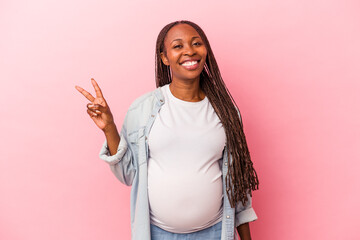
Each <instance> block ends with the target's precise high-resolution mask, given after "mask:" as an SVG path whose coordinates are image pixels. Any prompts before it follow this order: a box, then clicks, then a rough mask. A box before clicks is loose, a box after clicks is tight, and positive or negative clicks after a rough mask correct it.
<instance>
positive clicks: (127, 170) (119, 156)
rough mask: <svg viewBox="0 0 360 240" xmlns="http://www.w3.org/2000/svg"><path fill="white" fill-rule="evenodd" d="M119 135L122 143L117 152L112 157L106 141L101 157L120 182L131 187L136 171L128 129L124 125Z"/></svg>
mask: <svg viewBox="0 0 360 240" xmlns="http://www.w3.org/2000/svg"><path fill="white" fill-rule="evenodd" d="M119 135H120V142H119V145H118V148H117V152H116V153H115V154H114V155H112V156H111V155H110V151H109V147H108V145H107V141H106V139H105V142H104V143H103V145H102V148H101V150H100V153H99V157H100V158H101V159H102V160H104V161H105V162H107V163H108V164H109V166H110V169H111V171H112V172H113V174H114V175H115V176H116V178H117V179H118V180H119V181H120V182H122V183H123V184H125V185H127V186H131V185H132V182H133V180H134V177H135V173H136V169H135V165H134V159H133V156H132V153H131V151H130V149H129V147H128V140H127V134H126V128H125V126H124V125H123V127H122V129H121V131H120V134H119Z"/></svg>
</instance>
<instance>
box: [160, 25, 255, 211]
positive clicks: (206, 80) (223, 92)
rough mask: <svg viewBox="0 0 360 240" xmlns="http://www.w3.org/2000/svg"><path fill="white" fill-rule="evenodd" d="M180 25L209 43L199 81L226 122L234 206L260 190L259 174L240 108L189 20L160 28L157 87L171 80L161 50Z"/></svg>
mask: <svg viewBox="0 0 360 240" xmlns="http://www.w3.org/2000/svg"><path fill="white" fill-rule="evenodd" d="M177 24H188V25H190V26H192V27H193V28H194V29H195V30H196V31H197V32H198V34H199V35H200V37H201V39H202V40H203V42H204V44H205V46H206V50H207V56H206V61H205V65H204V69H203V71H202V72H201V74H200V83H199V84H200V88H201V89H202V90H203V91H204V92H205V94H206V96H207V97H208V99H209V101H210V103H211V105H212V106H213V108H214V110H215V112H216V114H217V115H218V117H219V119H220V121H221V123H222V124H223V127H224V129H225V133H226V139H227V141H226V146H227V149H229V151H228V152H229V156H230V154H231V156H232V158H233V161H232V162H231V163H230V165H229V168H228V173H227V176H226V192H227V195H228V198H229V201H230V204H231V207H235V204H236V203H237V202H238V201H242V204H244V205H245V203H246V202H247V201H248V197H247V192H248V191H249V192H250V196H252V193H251V190H256V189H259V181H258V177H257V174H256V171H255V169H254V168H253V163H252V161H251V159H250V153H249V150H248V147H247V143H246V138H245V134H244V130H243V125H242V121H241V115H240V111H239V110H238V107H237V104H236V102H235V101H234V99H233V98H232V96H231V94H230V92H229V90H228V89H227V87H226V86H225V83H224V81H223V80H222V77H221V75H220V71H219V67H218V65H217V63H216V60H215V57H214V54H213V52H212V50H211V47H210V44H209V41H208V39H207V37H206V35H205V33H204V31H203V30H202V29H201V28H200V27H199V26H198V25H197V24H195V23H193V22H191V21H186V20H181V21H175V22H172V23H169V24H167V25H166V26H165V27H164V28H163V29H162V30H161V31H160V33H159V35H158V37H157V41H156V53H155V79H156V87H161V86H164V85H166V84H168V83H171V73H170V66H167V65H165V64H164V63H163V62H162V60H161V57H160V53H161V52H164V54H165V56H166V49H165V47H164V39H165V37H166V34H167V32H168V31H169V30H170V29H171V28H172V27H173V26H175V25H177ZM235 106H236V107H235Z"/></svg>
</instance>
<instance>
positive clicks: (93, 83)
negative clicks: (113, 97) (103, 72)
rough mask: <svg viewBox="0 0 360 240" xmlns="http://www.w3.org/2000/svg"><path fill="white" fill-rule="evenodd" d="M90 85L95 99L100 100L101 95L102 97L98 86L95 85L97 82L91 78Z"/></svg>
mask: <svg viewBox="0 0 360 240" xmlns="http://www.w3.org/2000/svg"><path fill="white" fill-rule="evenodd" d="M91 83H92V85H93V86H94V88H95V93H96V97H98V98H102V97H103V95H102V92H101V89H100V87H99V85H98V84H97V82H96V81H95V79H93V78H91Z"/></svg>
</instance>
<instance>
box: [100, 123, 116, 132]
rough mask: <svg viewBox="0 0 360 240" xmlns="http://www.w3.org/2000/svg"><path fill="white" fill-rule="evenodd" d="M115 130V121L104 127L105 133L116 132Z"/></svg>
mask: <svg viewBox="0 0 360 240" xmlns="http://www.w3.org/2000/svg"><path fill="white" fill-rule="evenodd" d="M114 131H116V125H115V123H111V124H108V125H106V126H105V127H104V129H103V132H104V133H105V134H109V133H112V132H114Z"/></svg>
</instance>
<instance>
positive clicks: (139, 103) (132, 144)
mask: <svg viewBox="0 0 360 240" xmlns="http://www.w3.org/2000/svg"><path fill="white" fill-rule="evenodd" d="M164 103H165V99H164V96H163V94H162V92H161V89H160V87H158V88H156V89H155V90H153V91H150V92H148V93H145V94H143V95H142V96H140V97H138V98H137V99H135V100H134V101H133V102H132V104H131V105H130V107H129V109H128V111H127V113H126V116H125V119H124V122H123V126H122V128H121V131H120V134H119V135H120V143H119V146H118V148H117V153H116V154H114V155H112V156H111V155H110V152H109V148H108V145H107V141H106V139H105V142H104V144H103V146H102V148H101V150H100V153H99V156H100V158H101V159H102V160H104V161H105V162H107V163H108V164H109V166H110V169H111V171H112V172H113V173H114V175H115V176H116V177H117V179H118V180H119V181H120V182H122V183H123V184H125V185H127V186H131V196H130V217H131V239H132V240H151V235H150V214H149V201H148V188H147V184H148V182H147V180H148V176H147V167H148V156H149V155H148V154H149V146H148V141H147V139H148V136H149V133H150V129H151V126H152V125H153V123H154V120H155V118H156V116H157V113H158V112H159V110H160V108H161V106H162V105H163V104H164ZM237 110H238V109H237ZM238 114H239V116H240V120H241V115H240V112H239V110H238ZM231 160H232V158H231V155H230V162H231ZM219 165H220V167H221V169H222V178H223V195H224V199H223V200H224V203H223V208H224V209H223V210H224V211H223V217H222V232H221V240H234V239H238V235H237V233H236V232H235V231H236V227H237V226H239V225H240V224H243V223H246V222H252V221H255V220H256V219H257V215H256V213H255V211H254V209H253V208H252V203H251V202H252V199H251V196H250V194H249V193H248V194H247V197H248V199H249V201H247V203H246V205H245V206H244V205H243V204H242V203H241V201H240V202H238V203H237V205H236V206H235V208H231V206H230V202H229V199H228V196H227V193H226V190H225V189H226V185H225V176H226V174H227V171H228V165H229V160H228V152H227V148H226V146H225V147H224V150H223V158H222V159H220V160H219ZM164 196H165V195H164Z"/></svg>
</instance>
